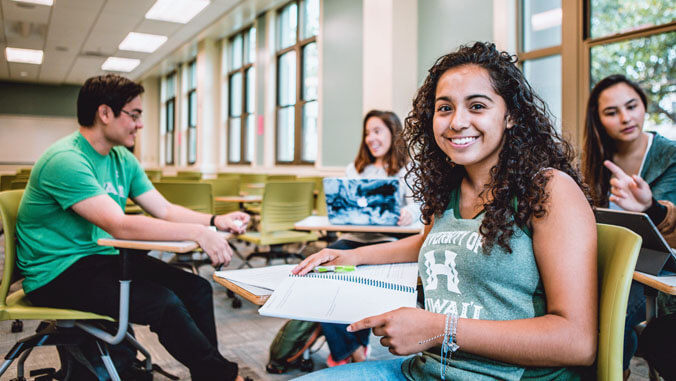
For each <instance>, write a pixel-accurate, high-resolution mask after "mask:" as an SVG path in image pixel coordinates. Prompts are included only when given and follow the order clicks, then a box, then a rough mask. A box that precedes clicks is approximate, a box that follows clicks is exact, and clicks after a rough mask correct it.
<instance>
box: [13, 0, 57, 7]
mask: <svg viewBox="0 0 676 381" xmlns="http://www.w3.org/2000/svg"><path fill="white" fill-rule="evenodd" d="M14 1H15V2H17V3H29V4H40V5H49V6H51V5H52V4H54V0H14Z"/></svg>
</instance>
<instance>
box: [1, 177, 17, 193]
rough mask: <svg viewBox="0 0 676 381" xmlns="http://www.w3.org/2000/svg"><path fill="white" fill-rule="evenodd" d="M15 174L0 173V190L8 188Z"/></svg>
mask: <svg viewBox="0 0 676 381" xmlns="http://www.w3.org/2000/svg"><path fill="white" fill-rule="evenodd" d="M15 177H16V175H0V192H2V191H6V190H10V189H11V188H10V184H11V183H12V180H14V178H15Z"/></svg>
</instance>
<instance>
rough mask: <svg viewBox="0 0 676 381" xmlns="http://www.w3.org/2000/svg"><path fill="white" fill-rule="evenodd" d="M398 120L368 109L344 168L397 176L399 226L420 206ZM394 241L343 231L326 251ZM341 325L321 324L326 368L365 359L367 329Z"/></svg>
mask: <svg viewBox="0 0 676 381" xmlns="http://www.w3.org/2000/svg"><path fill="white" fill-rule="evenodd" d="M401 132H402V127H401V122H400V121H399V118H398V117H397V115H396V114H395V113H393V112H391V111H379V110H371V111H369V112H368V113H367V114H366V116H365V117H364V127H363V130H362V139H361V144H360V146H359V152H358V153H357V157H356V158H355V160H354V162H352V163H350V164H349V165H348V167H347V169H346V170H345V176H346V177H347V178H388V177H393V178H397V179H399V193H400V194H399V196H400V200H402V205H401V209H400V210H401V214H400V215H399V221H398V222H397V224H398V225H410V224H411V223H412V222H414V221H417V220H418V219H419V216H420V208H419V206H418V205H417V204H415V203H414V202H413V199H412V198H411V190H410V189H409V187H408V186H407V185H406V181H405V179H404V177H405V175H406V171H407V168H406V163H407V161H408V160H407V157H406V151H405V147H404V143H403V141H402V140H401V138H400V135H401ZM394 240H396V238H395V237H392V236H388V235H385V234H380V233H350V234H343V235H341V237H340V240H338V241H336V242H334V243H333V244H331V245H329V247H328V248H327V249H329V250H349V249H355V248H357V247H361V246H366V245H372V244H375V243H381V242H389V241H394ZM346 327H347V325H344V324H328V323H323V324H322V331H323V333H324V336H325V337H326V341H327V342H328V344H329V349H330V350H331V354H330V355H329V358H328V359H327V365H328V366H329V367H332V366H336V365H342V364H346V363H348V362H359V361H364V360H366V359H367V357H368V354H369V353H368V352H369V346H368V342H369V336H370V330H368V329H366V330H362V331H358V332H353V333H351V332H347V331H346V330H345V328H346Z"/></svg>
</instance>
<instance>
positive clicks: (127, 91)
mask: <svg viewBox="0 0 676 381" xmlns="http://www.w3.org/2000/svg"><path fill="white" fill-rule="evenodd" d="M143 91H144V89H143V86H141V85H139V84H138V83H136V82H134V81H131V80H129V79H127V78H125V77H121V76H119V75H116V74H107V75H101V76H98V77H91V78H89V79H88V80H87V81H85V83H84V85H82V87H81V88H80V93H79V94H78V96H77V121H78V123H79V124H80V125H81V126H84V127H91V126H93V125H94V117H95V115H96V111H97V110H98V108H99V106H100V105H107V106H109V107H110V108H111V109H112V110H113V115H115V117H118V116H120V110H122V107H124V105H126V104H127V103H129V102H131V100H132V99H134V98H136V97H137V96H139V95H140V94H141V93H143Z"/></svg>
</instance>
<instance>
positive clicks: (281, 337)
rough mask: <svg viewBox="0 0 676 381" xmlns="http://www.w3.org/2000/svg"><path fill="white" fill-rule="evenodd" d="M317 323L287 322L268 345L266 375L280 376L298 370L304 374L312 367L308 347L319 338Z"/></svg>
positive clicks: (319, 328) (319, 327)
mask: <svg viewBox="0 0 676 381" xmlns="http://www.w3.org/2000/svg"><path fill="white" fill-rule="evenodd" d="M321 335H322V334H321V326H320V325H319V323H315V322H309V321H300V320H289V321H287V322H286V323H285V324H284V326H283V327H282V329H280V330H279V332H277V336H275V339H274V340H272V343H271V344H270V360H269V361H268V364H267V365H266V366H265V370H267V371H268V373H275V374H281V373H284V372H287V371H288V370H290V369H294V368H300V370H302V371H304V372H308V371H311V370H312V369H313V367H314V364H313V363H312V359H311V358H310V347H311V346H312V344H314V343H315V341H317V339H318V338H319V337H320V336H321Z"/></svg>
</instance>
